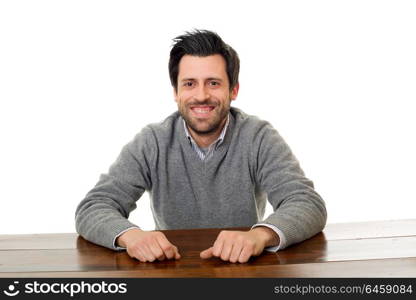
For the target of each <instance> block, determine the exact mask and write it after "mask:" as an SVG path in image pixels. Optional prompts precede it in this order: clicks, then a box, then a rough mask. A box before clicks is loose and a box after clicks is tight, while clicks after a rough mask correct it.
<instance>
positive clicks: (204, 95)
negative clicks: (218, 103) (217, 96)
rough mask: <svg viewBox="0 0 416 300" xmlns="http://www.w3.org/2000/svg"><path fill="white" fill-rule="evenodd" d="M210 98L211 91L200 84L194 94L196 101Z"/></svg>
mask: <svg viewBox="0 0 416 300" xmlns="http://www.w3.org/2000/svg"><path fill="white" fill-rule="evenodd" d="M208 98H209V93H208V90H207V88H206V87H205V86H204V85H200V86H199V87H198V88H197V89H196V91H195V94H194V99H195V100H196V101H205V100H207V99H208Z"/></svg>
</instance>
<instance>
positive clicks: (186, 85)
mask: <svg viewBox="0 0 416 300" xmlns="http://www.w3.org/2000/svg"><path fill="white" fill-rule="evenodd" d="M192 85H193V82H192V81H185V82H184V83H183V86H185V87H191V86H192Z"/></svg>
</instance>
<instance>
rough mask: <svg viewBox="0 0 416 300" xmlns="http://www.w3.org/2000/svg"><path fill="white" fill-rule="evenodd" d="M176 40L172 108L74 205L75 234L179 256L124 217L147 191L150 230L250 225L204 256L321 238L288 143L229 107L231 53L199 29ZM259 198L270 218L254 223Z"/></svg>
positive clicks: (222, 238) (308, 187)
mask: <svg viewBox="0 0 416 300" xmlns="http://www.w3.org/2000/svg"><path fill="white" fill-rule="evenodd" d="M174 42H175V43H174V46H173V48H172V50H171V52H170V60H169V75H170V79H171V83H172V86H173V92H174V97H175V101H176V102H177V105H178V111H177V112H175V113H173V114H172V115H170V116H169V117H167V118H166V119H165V120H164V121H163V122H161V123H158V124H151V125H148V126H146V127H145V128H143V129H142V131H141V132H140V133H138V134H137V135H136V137H135V138H134V139H133V140H132V141H131V142H130V143H128V144H127V145H126V146H125V147H124V148H123V149H122V151H121V154H120V155H119V157H118V159H117V160H116V162H115V163H114V164H113V165H112V166H111V167H110V169H109V172H108V174H103V175H101V177H100V180H99V182H98V183H97V185H96V186H95V187H94V188H93V189H92V190H91V191H90V192H89V193H88V194H87V196H86V197H85V199H84V200H83V201H82V202H81V203H80V204H79V206H78V208H77V211H76V227H77V231H78V233H79V234H80V235H82V236H83V237H84V238H86V239H88V240H90V241H92V242H94V243H97V244H100V245H102V246H105V247H108V248H111V249H115V250H120V249H126V250H127V253H128V254H129V255H130V256H131V257H133V258H136V259H138V260H140V261H142V262H146V261H148V262H152V261H155V260H164V259H179V258H180V254H179V249H178V248H177V247H176V246H175V245H173V244H171V243H170V242H169V241H168V239H167V238H166V236H165V235H164V234H163V233H162V232H160V231H143V230H141V229H140V228H139V227H138V226H137V225H134V224H133V223H131V222H130V221H128V220H127V218H128V216H129V213H130V212H131V211H132V210H133V209H135V208H136V204H135V203H136V201H137V200H138V199H139V198H140V197H141V195H142V194H143V193H144V192H145V191H149V194H150V198H151V207H152V212H153V217H154V220H155V224H156V229H159V230H163V229H186V228H227V227H251V229H250V230H248V231H233V230H224V231H221V233H220V234H219V235H218V237H217V239H216V241H215V242H214V244H213V245H212V247H210V248H208V249H206V250H204V251H202V252H201V254H200V256H201V258H203V259H206V258H210V257H219V258H221V259H222V260H224V261H230V262H233V263H235V262H240V263H244V262H247V261H248V260H249V258H250V257H251V256H256V255H260V254H261V253H262V251H263V250H264V249H266V250H269V251H277V250H279V249H284V248H286V247H287V246H289V245H291V244H293V243H297V242H301V241H303V240H305V239H307V238H309V237H311V236H313V235H315V234H316V233H318V232H320V231H321V230H322V229H323V227H324V226H325V222H326V208H325V204H324V202H323V200H322V199H321V197H320V196H319V195H318V194H317V193H316V192H315V191H314V188H313V184H312V182H311V181H310V180H308V179H307V178H305V176H304V174H303V171H302V170H301V168H300V166H299V164H298V161H297V160H296V158H295V157H294V155H293V154H292V152H291V151H290V149H289V147H288V146H287V145H286V143H285V142H284V141H283V139H282V138H281V137H280V136H279V134H278V133H277V131H276V130H275V129H274V128H273V127H272V126H271V125H270V124H269V123H268V122H265V121H262V120H260V119H258V118H257V117H253V116H249V115H247V114H245V113H244V112H242V111H241V110H239V109H237V108H233V107H230V103H231V101H232V100H235V99H236V97H237V94H238V89H239V83H238V74H239V58H238V55H237V53H236V52H235V51H234V49H233V48H231V47H230V46H229V45H227V44H225V43H224V42H223V41H222V39H221V38H220V37H219V36H218V35H217V34H216V33H213V32H210V31H206V30H195V31H193V32H188V33H186V34H184V35H182V36H179V37H177V38H176V39H175V40H174ZM256 101H261V100H259V99H256ZM266 199H267V200H268V201H269V202H270V203H271V204H272V206H273V209H274V212H273V213H272V214H271V215H270V216H268V217H267V218H266V219H265V220H264V221H260V220H261V219H262V218H263V215H264V210H265V205H266Z"/></svg>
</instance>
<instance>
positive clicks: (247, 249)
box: [200, 226, 279, 263]
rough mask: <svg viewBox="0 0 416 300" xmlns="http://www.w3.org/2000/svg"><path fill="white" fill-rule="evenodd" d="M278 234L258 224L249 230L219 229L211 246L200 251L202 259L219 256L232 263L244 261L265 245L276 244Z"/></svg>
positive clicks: (257, 252)
mask: <svg viewBox="0 0 416 300" xmlns="http://www.w3.org/2000/svg"><path fill="white" fill-rule="evenodd" d="M278 243H279V237H278V235H277V234H276V233H275V232H274V231H273V230H272V229H270V228H268V227H265V226H259V227H256V228H253V229H252V230H250V231H225V230H223V231H221V232H220V234H219V235H218V237H217V239H216V241H215V242H214V245H213V247H210V248H208V249H206V250H204V251H202V252H201V254H200V256H201V258H202V259H206V258H210V257H212V256H216V257H220V258H221V259H222V260H224V261H230V262H232V263H235V262H237V261H238V262H240V263H245V262H247V261H248V260H249V258H250V257H251V256H257V255H260V254H261V253H262V252H263V250H264V248H265V247H267V246H273V245H277V244H278Z"/></svg>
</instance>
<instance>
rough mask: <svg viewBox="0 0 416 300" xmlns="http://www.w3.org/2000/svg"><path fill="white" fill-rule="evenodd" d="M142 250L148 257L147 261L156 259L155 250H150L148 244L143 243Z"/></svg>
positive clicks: (146, 257)
mask: <svg viewBox="0 0 416 300" xmlns="http://www.w3.org/2000/svg"><path fill="white" fill-rule="evenodd" d="M141 252H142V254H143V256H144V258H145V259H146V261H150V262H153V261H154V260H155V259H156V257H155V256H154V255H153V252H152V250H150V248H149V247H148V245H143V246H142V247H141Z"/></svg>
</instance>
